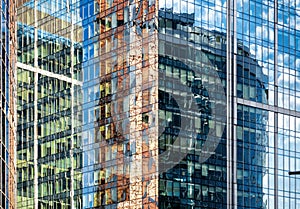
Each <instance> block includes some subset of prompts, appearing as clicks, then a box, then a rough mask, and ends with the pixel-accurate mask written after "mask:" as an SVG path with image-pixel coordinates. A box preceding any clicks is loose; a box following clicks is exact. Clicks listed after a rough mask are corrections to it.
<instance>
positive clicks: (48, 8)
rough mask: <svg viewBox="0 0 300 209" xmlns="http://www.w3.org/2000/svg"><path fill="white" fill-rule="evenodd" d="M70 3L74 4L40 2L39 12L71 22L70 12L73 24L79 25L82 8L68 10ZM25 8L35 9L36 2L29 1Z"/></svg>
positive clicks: (64, 0)
mask: <svg viewBox="0 0 300 209" xmlns="http://www.w3.org/2000/svg"><path fill="white" fill-rule="evenodd" d="M68 2H72V0H39V1H38V2H37V10H38V11H41V12H44V13H47V14H50V15H51V16H54V17H57V18H59V19H62V20H64V21H67V22H70V21H71V17H70V14H69V13H68V10H69V9H71V10H70V11H71V12H72V18H73V20H72V21H73V23H79V24H80V21H81V17H80V10H79V9H80V8H78V7H76V6H75V5H72V6H71V7H69V8H68V4H69V3H68ZM24 6H27V7H30V8H32V9H33V8H34V0H31V1H28V2H26V3H25V4H24Z"/></svg>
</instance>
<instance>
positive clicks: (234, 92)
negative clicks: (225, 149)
mask: <svg viewBox="0 0 300 209" xmlns="http://www.w3.org/2000/svg"><path fill="white" fill-rule="evenodd" d="M236 16H237V10H236V0H233V23H232V24H233V33H232V34H233V36H232V39H233V66H232V67H233V71H232V78H233V79H232V82H233V84H232V113H231V114H232V140H233V147H232V149H233V159H232V163H233V167H232V168H233V172H232V174H233V182H232V183H233V185H232V189H233V191H232V192H233V193H232V195H233V196H232V199H233V207H232V208H234V209H237V138H236V126H237V100H236V98H237V89H236V86H237V48H238V47H237V35H236V33H237V24H236ZM231 43H232V41H231Z"/></svg>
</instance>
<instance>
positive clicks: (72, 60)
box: [67, 0, 75, 209]
mask: <svg viewBox="0 0 300 209" xmlns="http://www.w3.org/2000/svg"><path fill="white" fill-rule="evenodd" d="M70 1H71V3H70ZM71 5H72V0H67V13H68V15H70V19H71V32H70V36H71V69H70V72H71V138H70V140H71V142H70V144H71V148H70V161H71V171H70V178H71V183H70V204H71V209H74V208H75V207H74V167H73V165H74V163H73V162H74V158H73V154H74V153H73V150H74V143H73V140H74V59H73V57H74V34H73V31H74V26H73V18H72V12H71V11H70V10H71Z"/></svg>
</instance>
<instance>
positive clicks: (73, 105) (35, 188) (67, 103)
mask: <svg viewBox="0 0 300 209" xmlns="http://www.w3.org/2000/svg"><path fill="white" fill-rule="evenodd" d="M51 5H52V6H51ZM54 6H55V7H54ZM60 9H64V11H65V13H62V14H58V13H59V10H60ZM71 16H72V15H70V12H68V11H67V10H66V8H65V6H64V5H63V2H62V1H48V2H43V1H27V2H23V3H21V2H19V5H18V16H17V21H18V24H17V26H18V27H17V41H18V63H17V84H18V90H17V95H18V97H17V105H18V108H17V115H18V126H17V156H18V159H17V171H18V175H17V206H18V208H71V205H74V207H76V208H80V207H81V206H80V205H81V185H82V183H81V182H82V175H81V174H82V172H81V169H82V156H81V155H82V154H81V147H80V146H81V145H80V143H81V112H80V109H81V106H80V98H81V86H82V82H81V77H80V75H81V68H82V66H81V62H82V45H81V39H82V37H81V34H80V35H78V36H76V35H74V34H72V33H71V32H70V31H71V30H70V29H71V28H72V30H81V26H80V25H79V24H75V23H74V25H73V23H72V24H71V21H72V20H71V18H70V17H71ZM73 19H74V20H75V19H76V18H73ZM72 36H74V37H72Z"/></svg>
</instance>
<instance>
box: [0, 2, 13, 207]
mask: <svg viewBox="0 0 300 209" xmlns="http://www.w3.org/2000/svg"><path fill="white" fill-rule="evenodd" d="M15 9H16V6H15V2H14V1H3V2H2V3H1V23H0V26H1V39H0V43H1V74H0V80H1V82H0V83H1V84H0V92H1V111H0V117H1V121H0V124H1V131H0V139H1V140H0V142H1V146H0V147H1V154H0V157H1V158H0V159H1V160H0V165H1V166H0V167H1V168H0V171H1V174H0V182H1V187H0V192H1V197H0V207H1V208H16V204H15V202H16V198H15V194H16V178H15V175H16V169H15V138H16V131H15V128H16V118H15V108H16V105H15V102H16V101H15V96H16V75H15V65H16V47H15V44H16V33H15V14H16V10H15Z"/></svg>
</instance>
